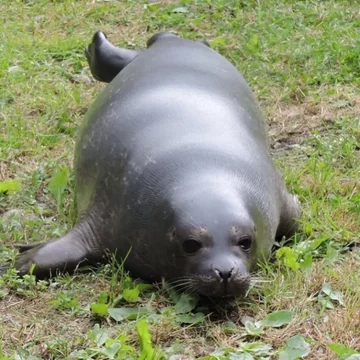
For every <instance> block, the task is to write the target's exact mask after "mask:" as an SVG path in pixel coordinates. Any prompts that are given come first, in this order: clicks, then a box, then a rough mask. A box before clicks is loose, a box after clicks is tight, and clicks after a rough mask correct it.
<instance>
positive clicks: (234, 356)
mask: <svg viewBox="0 0 360 360" xmlns="http://www.w3.org/2000/svg"><path fill="white" fill-rule="evenodd" d="M224 359H230V360H254V357H253V356H252V355H251V354H249V353H247V352H243V353H230V354H229V355H228V356H227V357H226V358H224Z"/></svg>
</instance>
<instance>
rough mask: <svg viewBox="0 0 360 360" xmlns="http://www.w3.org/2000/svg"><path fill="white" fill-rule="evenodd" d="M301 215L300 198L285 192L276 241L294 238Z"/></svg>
mask: <svg viewBox="0 0 360 360" xmlns="http://www.w3.org/2000/svg"><path fill="white" fill-rule="evenodd" d="M300 215H301V206H300V201H299V199H298V197H297V196H296V195H292V194H290V193H288V192H284V195H283V200H282V206H281V213H280V223H279V226H278V229H277V232H276V239H281V238H282V237H283V236H285V237H286V238H289V237H291V236H293V235H294V234H295V232H296V231H297V230H298V227H299V224H298V219H299V218H300Z"/></svg>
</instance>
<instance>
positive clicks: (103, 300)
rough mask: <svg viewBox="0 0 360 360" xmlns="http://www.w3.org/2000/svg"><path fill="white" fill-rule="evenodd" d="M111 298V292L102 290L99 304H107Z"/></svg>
mask: <svg viewBox="0 0 360 360" xmlns="http://www.w3.org/2000/svg"><path fill="white" fill-rule="evenodd" d="M108 298H109V294H108V292H107V291H102V292H101V293H100V295H99V296H98V298H97V301H96V302H97V304H106V303H107V301H108Z"/></svg>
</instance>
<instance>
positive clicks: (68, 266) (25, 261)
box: [15, 226, 103, 279]
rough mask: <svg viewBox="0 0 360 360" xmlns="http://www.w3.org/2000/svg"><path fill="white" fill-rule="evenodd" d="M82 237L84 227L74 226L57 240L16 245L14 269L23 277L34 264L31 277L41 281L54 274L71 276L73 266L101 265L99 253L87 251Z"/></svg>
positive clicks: (89, 242)
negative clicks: (17, 251)
mask: <svg viewBox="0 0 360 360" xmlns="http://www.w3.org/2000/svg"><path fill="white" fill-rule="evenodd" d="M85 234H86V232H85V231H84V227H83V226H77V227H75V228H74V229H72V230H71V231H70V232H69V233H67V234H66V235H65V236H63V237H61V238H59V239H56V240H52V241H49V242H46V243H38V244H32V245H22V246H19V254H18V255H17V257H16V258H15V269H16V270H17V272H18V274H19V275H20V276H23V275H25V274H28V273H29V272H30V270H31V267H32V265H33V264H34V265H35V268H34V270H33V275H35V276H36V277H37V278H39V279H44V278H48V277H49V276H55V275H56V274H57V272H60V273H64V272H69V273H71V272H73V271H74V270H75V269H76V268H77V267H82V266H85V265H89V264H94V263H96V262H101V261H102V260H103V256H102V255H103V251H102V250H101V249H94V248H91V246H90V244H91V243H92V242H91V241H89V239H88V238H86V239H85V237H84V235H85ZM88 235H89V234H88Z"/></svg>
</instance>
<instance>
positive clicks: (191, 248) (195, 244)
mask: <svg viewBox="0 0 360 360" xmlns="http://www.w3.org/2000/svg"><path fill="white" fill-rule="evenodd" d="M182 246H183V249H184V251H185V252H186V253H187V254H189V255H191V254H195V253H196V252H197V251H199V250H200V249H201V248H202V244H201V242H200V241H197V240H194V239H188V240H185V241H184V242H183V244H182Z"/></svg>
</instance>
